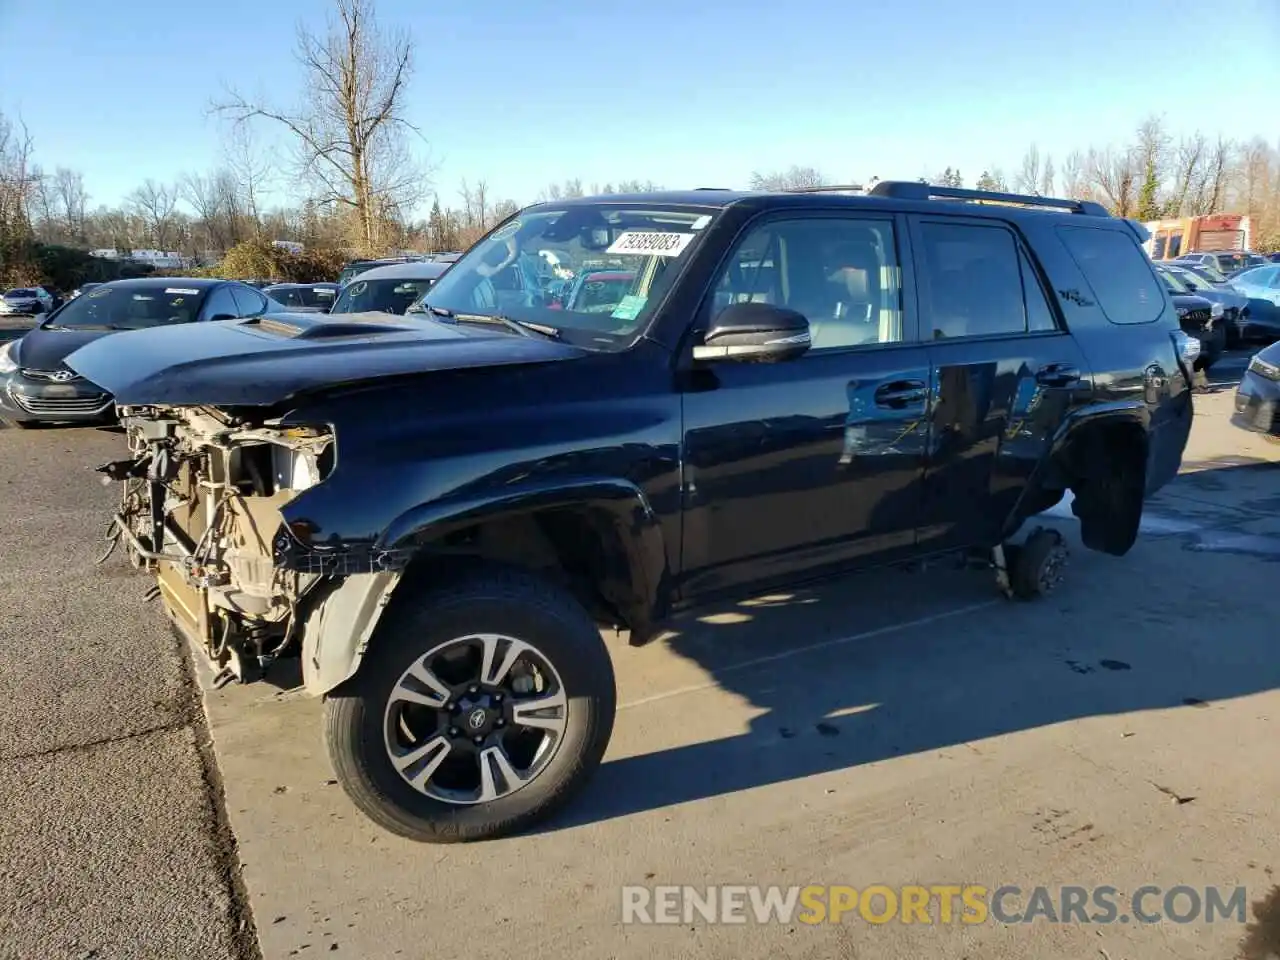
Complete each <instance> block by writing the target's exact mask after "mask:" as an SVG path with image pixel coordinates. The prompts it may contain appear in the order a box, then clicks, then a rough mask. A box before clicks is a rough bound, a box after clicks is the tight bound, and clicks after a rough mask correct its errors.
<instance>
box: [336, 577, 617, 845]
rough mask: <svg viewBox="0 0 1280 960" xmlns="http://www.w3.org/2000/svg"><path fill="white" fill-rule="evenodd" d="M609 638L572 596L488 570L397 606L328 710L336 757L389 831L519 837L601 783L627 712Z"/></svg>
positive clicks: (352, 787) (354, 790)
mask: <svg viewBox="0 0 1280 960" xmlns="http://www.w3.org/2000/svg"><path fill="white" fill-rule="evenodd" d="M616 696H617V694H616V690H615V686H614V676H613V665H612V662H611V661H610V658H609V653H608V650H607V649H606V648H605V645H604V641H603V640H602V639H601V637H600V632H599V630H598V629H597V627H596V625H595V624H594V623H593V622H592V620H591V618H590V617H588V616H587V614H586V611H585V610H584V609H583V608H582V606H581V605H580V604H579V603H578V602H577V601H576V600H575V599H574V598H573V597H572V596H570V595H569V594H568V593H566V592H564V591H562V590H560V589H559V588H558V587H556V586H554V585H552V584H549V583H546V582H544V581H542V580H540V579H538V578H536V577H534V576H531V575H528V574H525V573H522V572H518V571H509V570H501V571H485V572H483V573H480V574H477V575H474V576H471V577H469V578H467V579H463V580H461V581H458V582H455V583H453V584H452V585H450V586H449V587H448V588H440V589H437V590H435V591H431V592H428V593H425V594H421V595H418V596H414V597H413V599H412V600H409V601H407V602H401V603H395V602H393V603H392V605H391V606H390V607H389V608H388V610H387V613H386V618H385V619H384V621H383V623H381V624H379V626H378V629H377V631H376V633H375V635H374V638H373V642H372V643H371V645H370V649H369V653H368V654H367V655H366V657H365V660H364V662H363V664H362V665H361V667H360V670H359V672H358V673H357V674H356V676H355V677H353V678H352V679H351V680H350V681H348V682H347V683H346V684H344V685H343V686H342V687H341V688H339V690H338V691H336V692H335V693H334V694H331V695H330V696H329V698H328V700H327V702H326V706H325V721H326V723H325V729H326V740H327V742H328V747H329V756H330V759H331V760H332V762H333V766H334V769H335V771H336V773H337V775H338V780H339V782H341V784H342V786H343V788H344V789H345V790H346V792H347V795H348V796H350V798H351V799H352V801H353V802H354V803H355V804H356V806H357V807H359V808H360V810H361V811H363V812H364V813H365V814H366V815H367V816H369V817H370V818H371V819H372V820H374V822H376V823H378V824H379V825H380V826H382V827H384V828H386V829H387V830H390V831H391V832H393V833H396V834H399V835H400V836H403V837H408V838H409V839H411V840H418V841H423V842H428V843H453V842H460V841H468V840H484V839H490V838H494V837H499V836H504V835H507V834H511V833H515V832H517V831H519V830H522V829H524V828H527V827H529V826H531V825H532V824H534V823H535V822H537V821H539V820H541V819H543V818H544V817H546V816H548V815H549V814H551V813H552V812H554V811H555V810H556V809H557V808H558V807H560V806H561V805H562V804H563V803H565V802H566V801H567V800H569V799H570V797H572V796H573V794H575V793H576V792H577V791H578V790H579V789H580V788H581V787H582V786H583V785H584V784H585V783H586V782H587V780H588V779H589V778H590V776H591V774H592V773H593V772H594V771H595V769H596V767H597V766H599V764H600V759H601V757H602V756H603V755H604V751H605V748H606V747H607V746H608V743H609V737H610V735H611V733H612V732H613V718H614V709H615V706H616Z"/></svg>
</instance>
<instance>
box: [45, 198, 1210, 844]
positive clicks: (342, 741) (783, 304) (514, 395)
mask: <svg viewBox="0 0 1280 960" xmlns="http://www.w3.org/2000/svg"><path fill="white" fill-rule="evenodd" d="M969 201H996V202H983V203H978V202H969ZM1010 201H1016V202H1017V203H1019V204H1021V206H1012V205H1010ZM1146 239H1147V234H1146V231H1145V229H1144V228H1143V227H1142V226H1141V225H1140V224H1136V223H1133V222H1131V221H1128V220H1122V219H1117V218H1113V217H1111V216H1110V215H1108V214H1107V212H1106V210H1105V209H1104V208H1102V207H1101V206H1099V205H1097V204H1094V203H1087V202H1079V201H1071V200H1054V199H1048V198H1032V197H1014V196H1010V195H1007V194H995V193H986V192H980V191H967V190H958V189H948V188H941V187H932V186H928V185H926V184H919V183H880V184H877V185H876V186H875V187H874V188H873V189H872V190H871V191H870V195H868V196H847V195H831V194H823V193H818V192H807V193H730V192H724V191H689V192H684V193H654V194H650V195H643V196H628V197H625V198H618V197H612V198H611V197H593V198H585V199H576V200H558V201H552V202H548V203H544V204H539V205H535V206H533V207H529V208H527V209H525V210H522V211H520V212H519V213H518V214H515V215H514V216H513V217H512V218H510V219H508V220H506V221H504V222H503V223H502V224H500V225H499V226H497V227H496V228H495V229H494V230H493V231H491V232H490V233H489V234H488V235H487V236H486V237H485V238H483V239H482V240H481V241H480V242H478V243H477V244H476V245H475V246H474V247H472V248H471V249H470V250H469V251H468V252H467V254H466V255H465V256H464V257H463V258H462V259H461V260H460V261H459V262H458V263H457V264H456V265H454V266H453V267H451V268H450V269H449V271H448V272H447V273H446V274H444V275H443V276H442V277H441V278H440V279H439V281H438V282H437V283H436V284H435V285H434V286H433V287H432V288H431V290H430V292H429V293H428V295H427V297H426V298H425V302H424V307H425V311H426V313H427V316H420V317H415V318H414V319H412V320H406V319H404V318H396V317H388V318H386V319H385V320H384V321H383V322H382V323H381V324H377V323H370V322H366V321H356V320H354V319H352V318H346V317H342V316H337V317H334V316H318V315H307V316H296V317H291V318H289V320H288V322H287V323H284V322H282V323H273V324H270V325H269V326H268V325H267V324H258V323H254V322H252V321H249V322H245V323H241V324H217V325H207V326H206V327H204V328H202V329H196V330H192V331H184V330H154V331H148V332H146V333H139V334H129V335H127V336H126V337H121V338H119V340H118V341H110V340H104V341H102V342H99V343H93V344H89V345H88V346H86V347H84V348H83V349H81V350H80V351H79V352H77V353H76V354H75V355H73V356H72V357H71V358H70V361H69V362H70V364H71V366H72V367H73V368H74V369H76V370H77V371H79V372H80V373H82V374H83V375H84V376H86V377H89V378H91V379H95V380H100V381H101V382H103V383H105V384H107V385H108V386H109V388H110V389H112V390H113V391H114V392H115V394H116V398H117V402H118V403H119V404H120V405H121V409H122V416H123V417H124V422H125V424H126V427H127V430H128V433H129V435H130V437H131V440H132V444H133V446H132V447H131V450H132V451H133V452H134V458H131V459H126V460H121V461H118V462H115V463H112V464H107V465H104V466H103V467H102V468H101V469H102V471H103V472H104V473H106V474H107V475H108V476H111V477H114V478H116V479H119V480H122V481H127V482H129V483H130V484H131V489H133V490H136V491H137V493H136V496H135V498H134V499H133V500H130V501H129V504H128V507H127V508H126V510H125V511H124V512H123V513H122V514H121V515H119V517H118V518H117V520H116V524H115V532H116V534H117V535H118V536H119V537H121V538H122V539H123V540H124V541H126V542H127V544H128V546H129V549H130V551H131V553H132V555H133V557H134V558H135V559H136V560H137V561H138V562H139V563H141V564H144V565H146V566H148V567H149V568H152V569H154V570H155V572H156V574H157V576H158V577H159V578H160V581H161V583H162V585H163V589H162V590H161V597H162V602H163V605H164V608H165V610H166V611H167V614H168V616H169V617H170V618H171V620H172V622H173V623H174V624H175V625H176V626H177V627H178V629H179V630H180V631H181V632H183V633H184V634H185V635H187V636H188V637H189V638H190V639H191V640H192V641H193V642H194V643H196V644H198V645H200V646H201V647H203V648H204V649H205V650H207V651H208V654H209V656H210V658H211V659H212V662H213V664H214V666H215V669H218V670H220V671H222V673H221V676H220V680H219V682H224V681H228V680H232V679H239V680H241V681H251V680H254V679H257V678H258V677H259V676H260V675H261V668H262V665H263V664H264V663H269V662H271V660H273V659H274V658H275V657H277V656H280V655H284V654H286V653H289V654H293V655H296V654H298V653H300V654H301V672H302V677H303V682H304V684H305V687H306V689H307V690H308V691H310V692H311V693H312V694H317V695H323V696H324V698H325V711H326V717H327V719H326V722H325V730H326V736H327V739H328V744H329V751H330V755H331V757H332V760H333V763H334V766H335V769H336V771H337V777H338V779H339V780H340V781H341V783H342V785H343V787H344V788H345V789H346V791H347V793H348V794H349V795H350V796H351V797H352V799H353V800H354V801H355V803H356V804H357V805H358V806H359V808H360V809H361V810H363V811H364V812H365V813H366V814H367V815H368V816H370V817H371V818H373V819H374V820H375V821H376V822H377V823H379V824H381V825H382V826H383V827H385V828H387V829H389V830H392V831H394V832H396V833H399V834H402V835H404V836H408V837H412V838H415V839H418V840H425V841H435V842H442V841H458V840H474V839H478V838H483V837H493V836H497V835H501V834H505V833H509V832H512V831H515V830H518V829H521V828H523V827H526V826H528V825H530V824H532V823H533V822H535V821H536V820H538V819H539V818H541V817H544V816H546V815H547V814H548V813H550V812H551V811H552V810H554V809H555V808H557V807H558V806H560V805H561V804H563V803H564V802H565V801H567V800H568V799H569V797H570V796H571V795H573V794H574V793H576V792H577V791H578V790H579V788H581V787H582V786H583V784H584V783H585V782H586V780H587V779H588V778H589V777H590V776H591V774H592V772H593V771H594V770H595V768H596V767H597V765H598V764H599V763H600V759H601V756H602V755H603V753H604V751H605V748H606V745H607V744H608V741H609V737H610V732H611V730H612V728H613V717H614V708H615V687H614V675H613V666H612V663H611V659H610V656H609V653H608V652H607V651H606V649H605V646H604V643H603V642H602V640H601V635H600V632H599V629H598V628H599V626H600V625H610V626H613V627H616V628H618V629H625V630H627V631H629V635H630V640H631V642H632V643H633V644H641V643H643V642H645V641H646V640H649V639H651V638H652V637H654V636H655V635H656V634H657V633H658V632H659V631H660V630H661V629H662V627H663V625H664V624H665V623H667V622H668V620H669V618H670V617H671V616H672V615H673V614H674V613H675V612H677V611H680V610H685V609H688V608H691V607H697V606H699V605H701V604H704V603H708V602H711V601H722V600H723V599H724V598H726V597H729V596H744V595H750V594H752V593H755V592H758V591H760V590H765V589H773V588H781V587H782V586H783V585H786V584H793V583H798V582H808V581H811V580H813V579H815V578H818V577H824V576H833V575H839V574H843V573H846V572H848V571H850V570H856V569H860V568H865V567H868V566H875V565H883V564H894V563H900V562H914V561H917V560H920V559H921V558H925V557H931V556H946V555H951V554H957V553H958V554H961V555H964V556H967V557H969V558H970V559H975V560H978V561H980V562H981V563H982V564H983V565H984V566H988V567H991V568H994V570H995V572H996V580H997V583H998V584H999V585H1000V586H1001V588H1002V589H1003V590H1004V591H1005V592H1006V593H1007V594H1008V595H1010V596H1018V597H1028V598H1029V597H1034V596H1036V595H1038V594H1041V593H1045V592H1048V591H1049V590H1051V589H1053V587H1054V585H1055V584H1056V583H1057V582H1058V581H1059V578H1060V576H1061V569H1062V563H1063V561H1064V559H1065V550H1064V547H1063V545H1062V541H1061V538H1060V537H1059V535H1058V534H1057V533H1055V532H1052V531H1050V530H1047V529H1043V528H1041V529H1037V530H1034V531H1033V532H1031V533H1030V534H1029V535H1027V536H1026V537H1025V538H1019V540H1020V542H1018V543H1016V544H1015V543H1014V538H1015V536H1016V535H1017V534H1018V533H1019V531H1020V529H1021V528H1023V527H1024V524H1025V522H1026V521H1027V520H1029V519H1030V518H1032V517H1034V516H1035V515H1037V514H1038V513H1040V512H1042V511H1044V510H1046V509H1048V508H1049V507H1051V506H1053V505H1054V504H1056V503H1058V502H1059V501H1060V500H1061V499H1062V498H1063V497H1064V494H1065V493H1066V491H1071V492H1072V493H1073V503H1072V510H1073V511H1074V513H1075V515H1076V516H1077V517H1078V518H1079V521H1080V534H1081V538H1082V540H1083V542H1084V544H1085V545H1086V547H1088V548H1089V549H1093V550H1099V551H1102V552H1105V553H1108V554H1113V555H1116V556H1120V555H1123V554H1125V553H1126V552H1128V551H1129V549H1130V548H1131V547H1132V546H1133V544H1134V542H1135V540H1136V538H1137V535H1138V529H1139V521H1140V519H1141V517H1142V511H1143V503H1144V500H1145V498H1146V497H1147V496H1148V495H1150V494H1152V493H1154V492H1155V491H1156V490H1159V489H1160V488H1161V487H1162V486H1163V485H1164V484H1165V483H1167V482H1168V481H1169V480H1170V479H1172V478H1173V477H1174V476H1175V475H1176V473H1177V471H1178V468H1179V465H1180V463H1181V459H1182V453H1183V449H1184V447H1185V444H1186V442H1187V436H1188V433H1189V431H1190V429H1191V419H1192V391H1191V389H1190V388H1189V385H1190V381H1191V378H1192V375H1193V374H1192V369H1191V368H1192V365H1193V363H1194V361H1195V359H1196V356H1197V353H1198V348H1199V343H1198V341H1197V340H1195V339H1193V338H1191V337H1189V336H1187V335H1186V334H1185V333H1184V332H1183V331H1182V329H1181V328H1180V326H1179V321H1178V315H1177V311H1176V310H1175V307H1174V305H1173V303H1172V301H1171V300H1170V298H1169V295H1168V293H1167V292H1166V290H1165V287H1164V285H1163V284H1162V283H1161V282H1160V280H1159V278H1158V277H1157V276H1156V274H1155V272H1154V271H1153V269H1152V265H1151V263H1150V261H1149V260H1148V259H1147V257H1146V255H1145V254H1144V253H1143V250H1142V247H1141V245H1140V244H1141V243H1142V242H1143V241H1145V240H1146ZM543 251H552V252H553V253H554V255H555V258H556V263H557V264H558V265H559V267H560V269H562V270H564V271H567V272H574V271H581V270H584V269H586V270H593V271H595V270H599V269H605V268H604V267H600V266H598V264H600V263H601V262H602V261H605V262H606V263H614V262H616V270H617V271H618V272H619V273H627V274H630V278H629V280H627V282H625V283H624V282H622V281H621V279H619V281H618V282H617V283H614V282H612V281H611V282H610V283H609V284H607V285H603V286H602V288H601V289H600V290H593V293H601V294H607V295H608V296H609V297H611V298H613V305H612V309H611V310H608V311H605V310H603V309H600V308H601V306H602V305H601V303H600V302H598V300H596V299H595V298H594V297H593V299H592V303H591V307H590V309H589V310H585V311H584V310H577V309H574V308H573V306H572V304H571V305H570V306H569V307H568V308H567V309H559V310H554V309H551V307H550V306H549V305H548V304H547V301H546V297H545V294H544V291H542V290H540V289H537V288H536V287H534V288H525V294H526V298H525V299H524V300H523V301H522V302H516V301H515V300H514V299H512V300H509V301H508V302H507V303H506V304H505V305H504V306H503V309H502V311H501V312H497V311H496V309H495V308H494V307H493V306H492V305H493V304H496V303H498V298H497V297H496V291H495V290H494V289H493V278H495V277H500V276H503V275H504V271H506V270H508V269H509V268H510V267H511V266H512V265H514V264H516V263H517V262H518V261H519V260H520V259H521V258H522V257H525V258H531V257H532V258H536V257H539V256H541V253H542V252H543ZM544 259H546V258H544ZM608 269H611V270H612V269H615V268H614V267H612V266H610V267H608ZM366 276H368V275H366ZM363 280H364V277H360V278H357V281H356V284H359V283H361V282H363ZM370 282H372V281H370ZM347 289H348V290H350V289H351V288H350V287H348V288H347ZM343 296H346V291H344V293H343ZM486 304H487V305H489V306H485V305H486ZM179 463H181V464H182V469H181V470H180V471H179V470H177V469H175V468H176V465H177V464H179ZM139 480H142V481H144V482H141V483H139ZM151 503H154V504H157V505H159V504H180V505H181V506H180V507H179V508H177V509H175V510H172V511H165V510H161V509H153V508H152V507H151V506H150V504H151ZM219 511H221V513H219ZM212 515H218V516H219V517H220V519H219V527H218V529H219V531H220V532H219V535H217V536H213V537H209V536H206V535H205V532H204V531H205V529H206V526H205V525H206V523H207V518H208V517H209V516H212ZM1132 572H1133V574H1134V575H1135V576H1136V575H1138V574H1139V573H1140V571H1138V570H1134V571H1132ZM193 612H200V613H199V615H196V613H193ZM121 655H122V656H127V655H128V654H127V652H122V654H121Z"/></svg>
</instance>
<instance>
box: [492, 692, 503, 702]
mask: <svg viewBox="0 0 1280 960" xmlns="http://www.w3.org/2000/svg"><path fill="white" fill-rule="evenodd" d="M493 702H494V703H501V702H502V694H500V693H495V694H494V695H493Z"/></svg>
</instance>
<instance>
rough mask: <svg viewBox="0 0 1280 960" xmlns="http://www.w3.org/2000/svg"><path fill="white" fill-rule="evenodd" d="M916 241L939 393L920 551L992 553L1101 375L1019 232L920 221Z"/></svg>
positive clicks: (923, 323) (966, 221) (924, 325)
mask: <svg viewBox="0 0 1280 960" xmlns="http://www.w3.org/2000/svg"><path fill="white" fill-rule="evenodd" d="M911 241H912V248H913V255H914V262H915V267H916V274H917V277H918V287H919V293H920V329H921V334H922V337H923V338H925V339H927V341H928V357H929V367H930V394H931V404H930V413H929V430H928V466H927V468H926V474H925V480H924V484H923V500H922V508H921V510H922V518H921V527H920V533H919V537H920V547H921V548H922V549H923V550H945V549H952V548H956V547H964V546H970V545H978V544H982V545H985V544H987V543H989V542H992V541H994V540H995V539H996V538H998V536H999V532H1000V526H1001V525H1002V524H1003V522H1004V520H1005V518H1006V517H1007V516H1008V515H1009V513H1010V512H1011V511H1012V510H1013V508H1014V506H1015V504H1016V503H1017V501H1018V497H1019V495H1020V494H1021V493H1022V490H1023V489H1024V487H1025V485H1026V483H1027V480H1028V479H1029V478H1030V476H1031V474H1032V471H1033V470H1034V469H1035V466H1036V464H1037V463H1038V462H1039V460H1040V458H1041V456H1042V455H1043V453H1044V452H1045V450H1046V448H1047V446H1048V444H1049V442H1050V440H1051V438H1052V437H1053V435H1054V433H1055V431H1056V430H1057V428H1058V426H1059V425H1060V424H1061V423H1062V421H1063V419H1064V417H1065V416H1066V414H1067V413H1068V411H1069V410H1070V409H1071V408H1072V407H1073V406H1075V405H1076V404H1078V403H1080V402H1082V401H1083V400H1085V399H1086V398H1087V397H1088V395H1089V393H1090V392H1091V376H1090V373H1089V371H1088V370H1087V369H1086V364H1085V358H1084V355H1083V354H1082V352H1081V351H1080V349H1079V347H1078V346H1077V344H1076V342H1075V340H1074V339H1073V338H1072V337H1071V336H1070V334H1069V333H1067V331H1066V329H1065V327H1064V325H1063V323H1062V318H1061V317H1060V316H1058V313H1057V310H1056V308H1055V307H1054V306H1053V300H1052V299H1051V298H1050V297H1048V296H1046V290H1047V289H1048V288H1047V286H1046V284H1045V282H1044V278H1043V276H1042V275H1041V272H1040V270H1039V269H1038V268H1037V266H1036V265H1035V263H1034V260H1033V259H1032V257H1031V256H1030V254H1029V253H1028V248H1027V247H1026V245H1025V244H1024V242H1023V241H1022V240H1021V238H1020V237H1019V235H1018V233H1017V232H1016V231H1015V230H1014V229H1013V227H1012V226H1011V225H1009V224H1006V223H1003V222H1000V221H996V220H987V219H977V218H962V217H945V218H943V217H939V218H930V217H928V216H917V217H912V218H911Z"/></svg>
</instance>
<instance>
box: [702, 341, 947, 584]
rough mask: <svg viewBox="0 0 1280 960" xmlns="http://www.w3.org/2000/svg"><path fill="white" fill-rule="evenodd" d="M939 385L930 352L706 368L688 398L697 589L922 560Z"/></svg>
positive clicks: (875, 353)
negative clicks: (929, 437)
mask: <svg viewBox="0 0 1280 960" xmlns="http://www.w3.org/2000/svg"><path fill="white" fill-rule="evenodd" d="M928 381H929V365H928V359H927V355H926V353H925V350H924V348H923V347H919V346H913V347H903V348H896V349H888V350H883V351H867V352H856V351H852V352H836V353H830V354H826V355H822V354H814V355H812V356H809V357H805V358H802V359H800V360H796V361H792V362H790V363H780V364H744V363H743V364H732V363H725V364H721V365H719V366H717V367H716V369H715V370H714V371H707V372H706V373H705V374H704V375H703V376H702V377H701V378H700V382H701V387H702V388H701V389H699V390H696V391H693V392H689V393H686V395H685V398H684V422H685V490H686V503H685V521H684V528H685V535H684V554H683V567H684V570H685V572H686V588H687V591H688V593H689V594H690V595H693V594H698V593H703V592H707V591H714V590H718V589H722V588H728V587H732V586H734V585H736V584H740V583H745V582H750V581H760V582H767V581H770V580H785V579H788V578H791V577H798V576H802V575H804V574H806V572H807V571H814V570H821V568H824V567H829V566H842V565H845V564H849V563H851V562H855V561H859V560H862V561H871V560H873V559H874V560H877V561H883V560H887V559H891V558H892V556H893V555H897V554H902V553H906V552H910V550H911V549H912V548H913V547H914V545H915V527H916V523H917V516H918V512H919V506H920V504H919V495H920V487H919V481H920V479H921V477H922V476H923V472H924V452H925V442H926V429H925V412H926V401H927V386H928Z"/></svg>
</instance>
